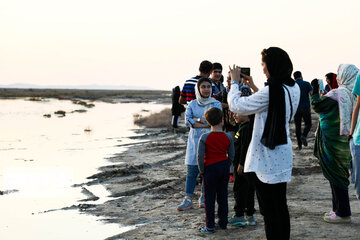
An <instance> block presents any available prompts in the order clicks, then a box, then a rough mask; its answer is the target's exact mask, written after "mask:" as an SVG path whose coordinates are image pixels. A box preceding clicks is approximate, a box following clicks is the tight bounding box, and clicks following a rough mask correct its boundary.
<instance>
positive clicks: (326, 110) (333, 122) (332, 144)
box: [311, 94, 351, 190]
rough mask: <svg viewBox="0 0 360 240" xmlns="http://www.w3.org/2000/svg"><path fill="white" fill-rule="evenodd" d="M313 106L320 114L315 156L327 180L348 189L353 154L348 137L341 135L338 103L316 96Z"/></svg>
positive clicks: (312, 102)
mask: <svg viewBox="0 0 360 240" xmlns="http://www.w3.org/2000/svg"><path fill="white" fill-rule="evenodd" d="M311 106H312V108H313V109H314V111H315V112H316V113H318V114H319V117H320V118H319V127H318V129H317V132H316V138H315V145H314V155H315V156H316V157H317V158H318V159H319V160H320V166H321V169H322V172H323V174H324V176H325V178H326V179H328V180H329V181H330V182H331V183H332V184H334V185H336V186H338V187H339V188H342V189H345V190H347V189H348V186H349V184H350V182H349V163H350V161H351V153H350V147H349V142H348V140H347V136H346V135H342V136H341V135H340V115H339V105H338V102H337V101H335V100H333V99H331V98H329V97H325V96H323V97H320V96H319V94H314V95H313V96H312V97H311Z"/></svg>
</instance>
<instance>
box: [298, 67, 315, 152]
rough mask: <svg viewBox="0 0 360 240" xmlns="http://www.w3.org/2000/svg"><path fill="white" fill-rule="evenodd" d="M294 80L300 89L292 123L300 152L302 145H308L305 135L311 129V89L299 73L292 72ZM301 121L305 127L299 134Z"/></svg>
mask: <svg viewBox="0 0 360 240" xmlns="http://www.w3.org/2000/svg"><path fill="white" fill-rule="evenodd" d="M294 79H295V81H296V84H297V85H299V87H300V103H299V107H298V109H297V111H296V114H295V117H294V122H295V132H296V140H297V143H298V149H299V150H301V149H302V146H303V145H304V146H305V147H306V146H307V145H308V143H307V135H308V133H309V131H310V129H311V109H310V99H309V94H311V91H312V87H311V85H310V83H309V82H306V81H304V80H303V78H302V74H301V72H300V71H296V72H294ZM302 119H304V123H305V127H304V131H303V132H302V133H301V122H302Z"/></svg>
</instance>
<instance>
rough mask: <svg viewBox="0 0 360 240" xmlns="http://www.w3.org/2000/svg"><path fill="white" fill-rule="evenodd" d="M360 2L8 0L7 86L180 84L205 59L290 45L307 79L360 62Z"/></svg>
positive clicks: (3, 17) (3, 62)
mask: <svg viewBox="0 0 360 240" xmlns="http://www.w3.org/2000/svg"><path fill="white" fill-rule="evenodd" d="M359 10H360V1H358V0H302V1H291V0H249V1H240V0H228V1H227V0H223V1H213V0H206V1H203V0H199V1H197V0H182V1H171V0H152V1H147V0H128V1H123V0H102V1H100V0H61V1H52V0H31V1H29V0H0V43H1V44H0V84H13V83H27V84H38V85H89V84H99V85H128V86H146V87H150V88H154V89H164V90H170V89H171V88H172V87H174V86H176V85H180V87H182V85H183V83H184V81H185V80H186V79H188V78H190V77H193V76H195V75H196V74H197V73H198V68H199V64H200V62H201V61H202V60H209V61H211V62H220V63H221V64H222V65H223V67H224V71H223V73H224V75H226V73H227V71H228V65H229V64H233V63H235V64H237V65H240V66H244V67H251V73H252V74H251V75H252V76H253V77H254V79H255V81H256V83H257V84H258V85H259V87H262V86H263V82H264V81H265V80H266V78H265V76H264V75H263V73H262V68H261V56H260V52H261V50H262V49H264V48H268V47H271V46H277V47H281V48H283V49H284V50H285V51H287V52H288V54H289V55H290V58H291V59H292V61H293V65H294V70H300V71H302V73H303V77H304V79H305V80H308V81H311V80H312V79H313V78H322V79H324V75H325V74H326V73H328V72H331V71H332V72H336V70H337V66H338V65H339V64H341V63H352V64H355V65H356V66H358V67H360V46H359V43H360V19H359Z"/></svg>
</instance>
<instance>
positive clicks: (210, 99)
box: [195, 84, 218, 106]
mask: <svg viewBox="0 0 360 240" xmlns="http://www.w3.org/2000/svg"><path fill="white" fill-rule="evenodd" d="M211 87H212V85H211ZM211 95H212V88H211V90H210V94H209V97H207V98H205V97H203V96H201V94H200V92H199V86H198V84H196V85H195V96H196V101H197V102H198V104H199V105H200V106H206V105H209V104H211V103H215V102H218V101H217V100H216V99H215V98H213V97H211Z"/></svg>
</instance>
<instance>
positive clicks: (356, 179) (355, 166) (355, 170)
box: [350, 139, 360, 200]
mask: <svg viewBox="0 0 360 240" xmlns="http://www.w3.org/2000/svg"><path fill="white" fill-rule="evenodd" d="M350 150H351V155H352V169H351V180H352V182H353V183H355V192H356V196H357V198H358V199H359V200H360V146H358V145H355V144H354V141H353V140H352V139H351V141H350Z"/></svg>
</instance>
